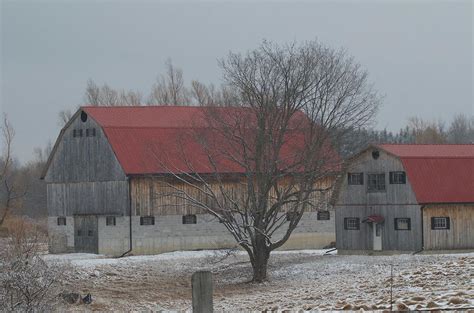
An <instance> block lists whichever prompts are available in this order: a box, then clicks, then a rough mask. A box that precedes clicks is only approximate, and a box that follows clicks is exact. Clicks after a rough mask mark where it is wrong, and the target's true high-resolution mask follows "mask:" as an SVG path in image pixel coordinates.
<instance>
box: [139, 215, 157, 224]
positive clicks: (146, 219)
mask: <svg viewBox="0 0 474 313" xmlns="http://www.w3.org/2000/svg"><path fill="white" fill-rule="evenodd" d="M140 225H145V226H146V225H155V217H154V216H141V217H140Z"/></svg>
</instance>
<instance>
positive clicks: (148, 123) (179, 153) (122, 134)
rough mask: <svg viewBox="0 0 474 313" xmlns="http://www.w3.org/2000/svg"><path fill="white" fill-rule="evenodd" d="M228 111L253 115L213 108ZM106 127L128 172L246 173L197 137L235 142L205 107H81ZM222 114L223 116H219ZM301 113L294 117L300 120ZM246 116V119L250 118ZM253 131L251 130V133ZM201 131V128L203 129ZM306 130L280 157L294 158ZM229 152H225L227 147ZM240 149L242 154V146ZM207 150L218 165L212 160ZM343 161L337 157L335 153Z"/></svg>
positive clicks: (217, 142)
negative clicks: (213, 126) (209, 118)
mask: <svg viewBox="0 0 474 313" xmlns="http://www.w3.org/2000/svg"><path fill="white" fill-rule="evenodd" d="M214 109H215V110H218V111H220V112H221V113H224V114H222V116H223V118H225V116H229V117H231V116H236V115H238V116H244V117H245V114H248V119H252V115H251V114H250V113H251V111H250V109H248V108H242V107H239V108H236V107H222V108H214ZM82 110H83V111H85V112H86V113H87V114H88V115H89V116H90V117H92V118H93V119H94V120H95V121H96V122H97V123H98V124H99V125H100V126H101V127H102V128H103V130H104V132H105V135H106V136H107V138H108V140H109V142H110V144H111V146H112V149H113V151H114V153H115V155H116V157H117V159H118V161H119V163H120V165H121V166H122V168H123V170H124V172H125V174H127V175H141V174H163V173H170V172H173V173H180V172H197V173H213V172H215V168H217V171H218V172H221V173H243V172H244V169H243V168H242V167H241V166H240V165H238V163H237V162H235V161H231V158H229V157H224V156H222V153H223V152H222V151H219V149H215V148H213V149H212V151H206V148H205V147H204V146H203V144H201V143H200V142H199V139H198V138H197V136H196V134H197V133H196V131H200V132H202V134H204V133H205V136H206V139H209V138H211V139H212V141H213V147H225V149H221V150H227V151H229V150H230V149H232V147H229V144H228V143H226V142H225V138H223V136H221V135H220V134H219V131H216V129H211V128H210V127H209V124H208V122H207V120H206V115H205V112H206V111H205V110H206V108H205V107H189V106H148V107H83V108H82ZM219 116H221V115H219ZM301 118H304V119H306V116H304V115H303V114H297V115H296V116H295V121H294V122H295V123H296V124H300V123H301V121H302V120H301ZM248 119H245V118H244V120H245V124H251V122H249V121H248ZM251 133H252V130H250V129H249V134H251ZM200 134H201V133H200ZM303 143H304V138H303V136H302V135H299V136H298V135H295V136H293V135H292V136H291V138H289V139H288V140H287V143H286V144H285V145H284V146H283V148H282V151H281V155H280V159H281V161H282V162H291V160H292V159H293V158H294V156H295V155H296V153H297V151H298V148H299V147H302V145H303ZM224 153H225V152H224ZM219 154H220V155H219ZM236 154H241V152H240V151H239V152H238V153H236ZM209 155H212V160H213V162H215V164H211V162H210V160H209ZM333 159H334V160H339V158H337V157H336V158H333Z"/></svg>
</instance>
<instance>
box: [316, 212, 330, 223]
mask: <svg viewBox="0 0 474 313" xmlns="http://www.w3.org/2000/svg"><path fill="white" fill-rule="evenodd" d="M330 219H331V214H330V213H329V211H318V221H329V220H330Z"/></svg>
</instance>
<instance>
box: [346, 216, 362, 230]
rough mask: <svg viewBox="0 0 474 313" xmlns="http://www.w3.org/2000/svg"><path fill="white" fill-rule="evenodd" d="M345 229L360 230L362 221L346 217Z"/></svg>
mask: <svg viewBox="0 0 474 313" xmlns="http://www.w3.org/2000/svg"><path fill="white" fill-rule="evenodd" d="M344 229H346V230H359V229H360V219H359V218H358V217H346V218H344Z"/></svg>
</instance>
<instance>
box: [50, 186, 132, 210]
mask: <svg viewBox="0 0 474 313" xmlns="http://www.w3.org/2000/svg"><path fill="white" fill-rule="evenodd" d="M47 192H48V214H49V216H70V215H74V214H117V215H127V214H128V204H129V201H128V181H110V182H81V183H49V184H47Z"/></svg>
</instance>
